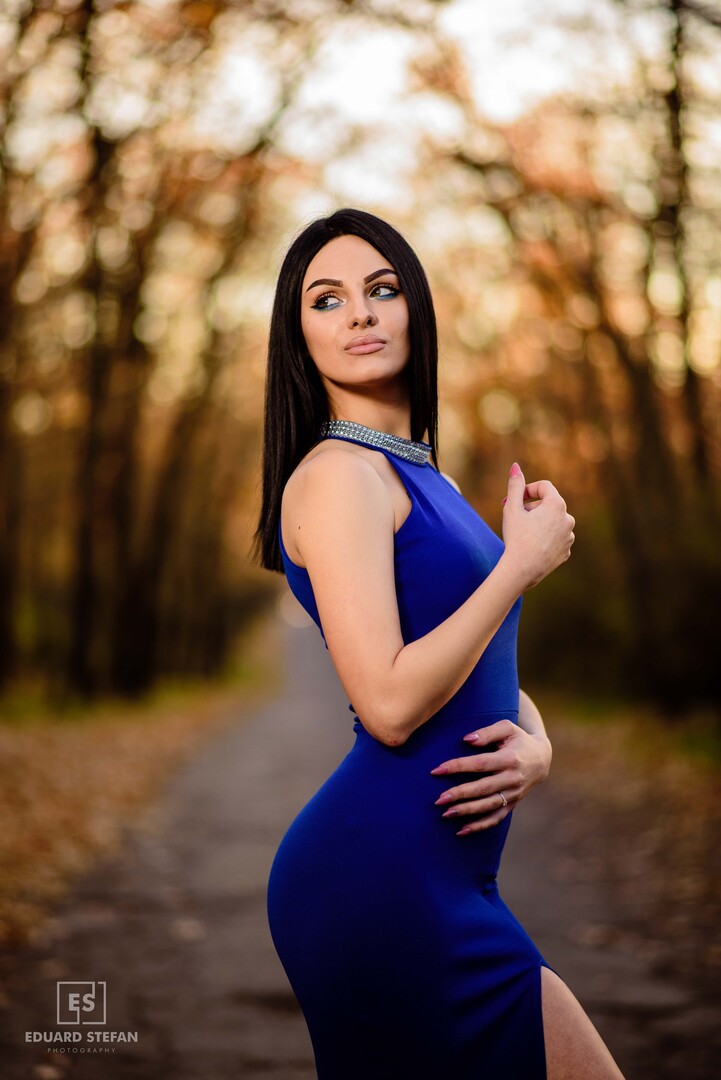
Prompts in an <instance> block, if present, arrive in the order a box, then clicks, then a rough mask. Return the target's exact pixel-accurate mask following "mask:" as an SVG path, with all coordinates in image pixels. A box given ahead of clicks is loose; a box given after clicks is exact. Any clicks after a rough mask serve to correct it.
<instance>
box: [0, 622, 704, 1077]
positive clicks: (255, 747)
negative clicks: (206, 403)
mask: <svg viewBox="0 0 721 1080" xmlns="http://www.w3.org/2000/svg"><path fill="white" fill-rule="evenodd" d="M282 640H283V642H284V647H285V649H286V671H287V679H286V683H285V685H284V686H283V687H279V694H278V697H277V698H276V699H274V700H272V701H269V702H267V703H265V704H263V705H262V706H260V707H259V708H258V709H257V710H255V711H254V712H253V713H252V715H250V716H248V715H244V716H243V718H242V721H239V722H238V723H237V724H233V723H230V724H229V725H228V726H227V727H224V728H223V729H222V730H221V731H220V733H219V734H218V735H217V736H213V738H212V740H210V741H209V742H208V743H207V744H206V745H205V746H204V747H203V748H202V749H201V750H200V751H199V752H198V753H197V755H195V756H194V757H193V758H192V760H190V761H189V762H188V763H187V764H186V765H185V766H183V767H182V769H181V770H180V771H179V772H178V774H177V775H176V776H175V778H174V779H173V781H172V782H171V783H170V784H169V785H168V786H167V788H166V790H165V792H164V794H163V796H162V798H161V799H160V800H159V801H158V802H157V804H156V805H155V806H154V807H153V810H152V812H150V813H148V814H147V815H146V816H145V818H144V820H143V825H142V827H141V828H138V829H136V830H134V831H133V833H132V834H131V835H130V837H129V838H128V841H127V843H126V844H125V846H124V848H123V850H122V852H121V853H120V854H119V855H116V856H113V857H110V858H107V859H105V860H104V862H103V863H102V864H99V865H98V866H97V867H96V868H95V869H94V870H93V871H92V872H90V873H88V874H87V875H85V876H84V877H83V878H82V879H81V880H80V881H79V882H78V883H77V884H76V886H75V887H74V889H73V891H72V893H71V895H70V896H69V897H68V898H67V899H66V900H65V901H64V902H63V903H62V904H61V905H60V906H59V907H58V909H57V911H56V914H55V917H54V918H53V919H52V920H51V921H50V922H49V923H48V925H47V927H46V930H45V932H44V934H43V935H41V937H40V939H39V940H38V941H37V943H36V944H35V945H33V946H32V947H28V948H23V949H17V950H6V951H4V952H3V953H1V954H0V977H1V978H2V982H3V987H4V996H3V1003H4V1006H3V1008H2V1010H0V1061H1V1062H2V1066H1V1068H0V1073H1V1075H2V1076H3V1078H4V1080H16V1078H17V1080H19V1078H21V1077H22V1078H25V1077H34V1078H36V1080H63V1078H64V1077H86V1078H89V1080H96V1078H97V1080H101V1078H107V1080H115V1078H125V1077H137V1078H140V1080H155V1078H157V1080H166V1078H167V1080H170V1078H172V1080H226V1078H228V1080H230V1078H232V1080H239V1078H242V1080H267V1078H269V1077H277V1078H278V1080H312V1078H313V1077H314V1076H315V1072H314V1069H313V1056H312V1051H311V1047H310V1042H309V1039H308V1035H307V1030H306V1028H305V1024H304V1022H303V1019H302V1017H301V1015H300V1014H299V1012H298V1009H297V1006H296V1004H295V1001H294V998H293V995H292V993H291V991H290V988H289V986H288V984H287V981H286V978H285V974H284V972H283V969H282V967H281V966H280V963H279V961H278V959H277V956H276V954H275V951H274V949H273V945H272V942H271V940H270V935H269V931H268V927H267V922H266V909H265V897H266V882H267V876H268V871H269V868H270V865H271V862H272V859H273V855H274V854H275V851H276V849H277V846H278V843H279V842H280V839H281V837H282V835H283V833H284V831H285V829H286V828H287V826H288V825H289V823H290V821H291V820H292V818H293V817H294V815H295V813H296V812H297V811H298V810H299V809H300V808H301V807H302V806H303V805H304V803H305V802H306V801H307V800H308V798H310V796H311V795H312V794H313V793H314V792H315V791H316V790H317V788H318V787H319V786H320V784H321V783H322V782H323V781H324V780H325V778H326V777H327V776H328V775H329V774H330V772H331V771H332V769H333V768H334V766H335V764H336V763H337V762H338V761H339V760H340V759H341V758H342V757H343V755H344V754H345V753H346V752H347V750H348V749H349V748H350V746H351V745H352V742H353V732H352V719H353V718H352V716H351V713H350V712H349V711H348V709H347V699H346V698H345V696H344V694H343V692H342V690H341V689H340V687H339V686H338V683H337V679H336V676H335V673H334V672H333V670H332V667H331V666H330V662H329V658H328V656H327V653H326V651H325V650H324V649H323V647H322V642H320V639H319V637H318V633H317V630H315V629H314V628H307V627H305V628H288V630H287V631H286V632H285V634H284V637H283V639H282ZM558 770H559V766H558V765H557V763H556V762H554V773H555V772H557V771H558ZM594 814H595V811H594V810H593V803H592V802H591V801H589V800H585V799H584V797H583V791H582V790H580V789H579V788H578V787H576V788H573V787H572V786H571V787H570V788H569V787H568V786H567V785H564V783H563V778H562V776H557V775H554V774H552V778H551V779H549V781H548V782H547V783H546V784H544V785H542V786H541V787H540V788H538V789H537V790H536V791H535V792H533V793H532V796H531V797H529V799H528V800H527V801H526V802H525V803H524V804H523V805H522V806H521V807H519V810H518V812H517V813H516V814H515V815H514V821H513V825H512V828H511V832H510V837H509V841H508V845H507V848H506V852H505V855H504V863H503V868H502V873H501V877H500V885H501V892H502V895H503V897H504V899H505V900H506V902H507V903H508V904H509V906H510V907H511V908H512V909H513V910H514V912H515V913H516V914H517V916H518V917H519V919H520V920H521V922H522V923H523V924H524V925H525V926H526V928H527V929H528V931H529V933H530V934H531V936H532V937H533V938H534V940H535V941H536V943H537V944H538V946H539V948H540V949H541V951H542V952H543V954H544V955H545V957H546V959H547V960H548V962H549V963H550V964H551V965H552V966H553V967H554V968H555V969H556V970H557V971H558V972H559V974H561V975H562V977H563V978H564V979H565V980H566V981H567V982H568V984H569V986H570V987H571V989H572V990H573V991H574V992H575V993H576V995H577V996H578V997H579V998H580V1000H581V1001H582V1003H583V1004H584V1006H585V1007H586V1009H587V1011H588V1012H589V1013H590V1015H591V1016H592V1018H593V1020H594V1022H595V1023H596V1025H597V1027H598V1028H599V1030H600V1031H601V1033H602V1035H603V1036H604V1038H605V1039H606V1041H607V1043H608V1045H609V1046H610V1047H611V1049H612V1051H613V1053H614V1055H615V1056H616V1058H617V1060H618V1061H619V1064H620V1065H621V1067H622V1068H623V1069H624V1071H625V1074H626V1077H627V1080H671V1078H679V1080H681V1078H683V1080H712V1077H713V1078H715V1077H716V1076H717V1075H718V1065H717V1063H718V1054H719V1049H721V1047H719V1035H718V1028H719V1025H718V1001H714V1000H713V999H711V998H710V996H709V988H708V987H709V984H708V982H704V981H703V980H700V981H697V982H696V983H694V980H691V979H687V978H684V977H682V975H681V974H679V973H678V972H677V971H676V970H675V969H674V965H673V964H671V965H669V964H668V963H664V953H665V952H666V951H667V946H666V944H665V943H664V942H663V941H658V940H656V939H654V938H653V935H650V936H649V935H644V934H643V933H641V932H640V931H639V929H638V928H637V927H634V926H633V925H631V923H632V919H631V918H630V916H629V910H630V909H629V907H628V904H627V901H626V900H625V899H624V897H625V895H626V893H627V891H628V890H627V889H626V890H624V888H622V887H620V885H619V881H618V880H609V879H608V875H605V876H604V867H605V866H607V865H608V861H607V859H606V858H605V855H604V851H605V849H606V847H607V844H608V838H607V832H608V827H609V823H608V821H606V820H605V819H603V818H600V817H598V816H594ZM614 828H615V829H618V820H616V821H614ZM628 828H629V830H630V832H629V836H630V835H631V832H632V830H633V822H632V821H631V822H629V823H628ZM615 841H616V843H617V845H618V846H619V848H620V849H621V850H622V849H623V848H624V846H625V841H624V837H623V836H622V835H617V836H616V837H615ZM459 842H462V841H459ZM639 887H640V883H639ZM632 891H633V890H632ZM58 980H60V981H85V980H98V981H105V982H106V984H107V1024H106V1028H107V1030H110V1031H119V1032H125V1031H137V1032H138V1043H137V1044H135V1045H128V1044H124V1043H116V1044H115V1047H114V1053H112V1054H111V1053H103V1054H92V1055H90V1054H72V1053H69V1054H63V1055H60V1054H48V1053H47V1052H46V1051H45V1050H44V1049H42V1048H41V1047H38V1046H35V1045H33V1044H32V1043H27V1042H26V1041H25V1032H26V1031H54V1030H61V1029H59V1028H58V1026H57V1024H56V989H57V988H56V983H57V981H58ZM62 1030H65V1029H62ZM339 1080H340V1078H339ZM369 1080H372V1078H370V1077H369ZM399 1080H403V1078H399Z"/></svg>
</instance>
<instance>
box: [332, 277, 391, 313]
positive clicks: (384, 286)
mask: <svg viewBox="0 0 721 1080" xmlns="http://www.w3.org/2000/svg"><path fill="white" fill-rule="evenodd" d="M375 289H391V290H392V296H379V297H377V299H378V300H393V299H395V297H396V296H398V295H399V294H400V292H401V290H400V288H399V287H398V286H397V285H391V283H390V281H377V282H376V283H375V285H374V286H373V289H371V292H373V291H374V290H375ZM329 296H332V297H335V299H336V300H337V299H338V298H337V296H336V294H335V293H334V292H324V293H321V295H320V296H317V297H316V300H315V303H314V304H312V305H311V307H313V308H315V309H316V310H317V311H330V310H331V309H330V308H327V307H323V306H322V305H321V300H325V299H326V298H327V297H329Z"/></svg>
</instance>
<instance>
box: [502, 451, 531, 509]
mask: <svg viewBox="0 0 721 1080" xmlns="http://www.w3.org/2000/svg"><path fill="white" fill-rule="evenodd" d="M525 490H526V479H525V477H524V475H523V472H522V471H521V466H520V465H519V464H518V462H517V461H514V462H513V464H512V465H511V471H510V473H509V474H508V492H507V494H506V502H508V504H509V505H511V506H514V507H516V509H522V508H523V498H524V494H525Z"/></svg>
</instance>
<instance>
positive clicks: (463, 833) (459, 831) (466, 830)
mask: <svg viewBox="0 0 721 1080" xmlns="http://www.w3.org/2000/svg"><path fill="white" fill-rule="evenodd" d="M469 832H473V829H469V828H468V826H467V825H466V827H465V829H459V830H458V832H457V833H456V836H465V835H466V833H469Z"/></svg>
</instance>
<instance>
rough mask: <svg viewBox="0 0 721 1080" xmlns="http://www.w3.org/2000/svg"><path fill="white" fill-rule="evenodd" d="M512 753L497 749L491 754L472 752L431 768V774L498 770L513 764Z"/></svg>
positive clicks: (440, 774)
mask: <svg viewBox="0 0 721 1080" xmlns="http://www.w3.org/2000/svg"><path fill="white" fill-rule="evenodd" d="M513 761H514V757H513V755H512V754H510V753H507V752H504V751H502V750H495V751H494V752H493V753H491V754H470V755H469V756H468V757H461V758H452V759H451V760H449V761H444V762H442V764H440V765H437V766H436V767H435V769H431V776H445V775H446V774H447V773H456V772H465V773H467V772H498V771H499V770H500V769H507V768H508V767H509V766H511V765H513Z"/></svg>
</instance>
